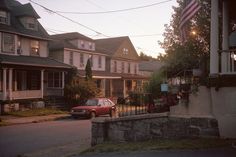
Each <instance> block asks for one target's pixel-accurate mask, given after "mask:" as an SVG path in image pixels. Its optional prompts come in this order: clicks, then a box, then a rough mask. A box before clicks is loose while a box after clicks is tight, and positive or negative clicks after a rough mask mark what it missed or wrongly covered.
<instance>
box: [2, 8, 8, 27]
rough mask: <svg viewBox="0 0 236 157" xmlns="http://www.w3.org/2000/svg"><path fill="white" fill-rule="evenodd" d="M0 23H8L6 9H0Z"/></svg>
mask: <svg viewBox="0 0 236 157" xmlns="http://www.w3.org/2000/svg"><path fill="white" fill-rule="evenodd" d="M0 23H2V24H8V15H7V12H6V11H3V10H0Z"/></svg>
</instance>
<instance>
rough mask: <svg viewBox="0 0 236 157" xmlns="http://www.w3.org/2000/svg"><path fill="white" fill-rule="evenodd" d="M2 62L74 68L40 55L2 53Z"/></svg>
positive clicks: (0, 60) (0, 59) (0, 61)
mask: <svg viewBox="0 0 236 157" xmlns="http://www.w3.org/2000/svg"><path fill="white" fill-rule="evenodd" d="M0 63H1V64H7V65H22V66H36V67H49V68H66V69H70V68H73V67H72V66H70V65H67V64H64V63H62V62H59V61H56V60H54V59H51V58H48V57H38V56H23V55H22V56H18V55H17V56H16V55H5V54H0Z"/></svg>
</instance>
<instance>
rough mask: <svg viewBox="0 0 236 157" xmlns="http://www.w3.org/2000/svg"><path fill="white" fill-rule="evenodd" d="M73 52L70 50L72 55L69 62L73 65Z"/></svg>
mask: <svg viewBox="0 0 236 157" xmlns="http://www.w3.org/2000/svg"><path fill="white" fill-rule="evenodd" d="M73 58H74V57H73V52H70V56H69V64H70V65H73Z"/></svg>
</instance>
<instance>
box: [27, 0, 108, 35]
mask: <svg viewBox="0 0 236 157" xmlns="http://www.w3.org/2000/svg"><path fill="white" fill-rule="evenodd" d="M28 1H30V2H31V3H33V4H35V5H38V6H40V7H41V8H43V9H45V10H46V11H48V12H50V13H54V14H57V15H58V16H60V17H62V18H64V19H67V20H69V21H71V22H73V23H75V24H78V25H80V26H82V27H84V28H86V29H88V30H90V31H93V32H95V33H97V34H100V35H103V36H106V37H109V36H107V35H105V34H103V33H101V32H98V31H96V30H94V29H92V28H90V27H88V26H86V25H83V24H81V23H79V22H77V21H75V20H73V19H71V18H69V17H66V16H64V15H62V14H60V13H58V12H57V11H53V10H52V9H49V8H47V7H45V6H43V5H41V4H39V3H37V2H34V1H32V0H28Z"/></svg>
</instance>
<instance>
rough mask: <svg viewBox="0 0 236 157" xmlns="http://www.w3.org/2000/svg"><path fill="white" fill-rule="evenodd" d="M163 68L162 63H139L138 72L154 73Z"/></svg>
mask: <svg viewBox="0 0 236 157" xmlns="http://www.w3.org/2000/svg"><path fill="white" fill-rule="evenodd" d="M163 66H164V63H162V62H160V61H141V62H140V63H139V71H149V72H154V71H158V70H160V69H161V67H163Z"/></svg>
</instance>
